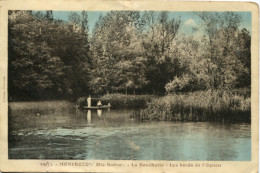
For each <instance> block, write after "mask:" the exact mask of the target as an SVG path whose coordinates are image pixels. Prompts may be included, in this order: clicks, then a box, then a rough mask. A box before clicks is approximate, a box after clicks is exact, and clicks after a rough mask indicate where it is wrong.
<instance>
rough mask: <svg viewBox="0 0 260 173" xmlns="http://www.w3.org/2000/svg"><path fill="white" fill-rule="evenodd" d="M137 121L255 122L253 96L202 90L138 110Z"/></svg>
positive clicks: (176, 96)
mask: <svg viewBox="0 0 260 173" xmlns="http://www.w3.org/2000/svg"><path fill="white" fill-rule="evenodd" d="M133 117H134V118H138V119H140V120H143V121H146V120H149V121H151V120H160V121H212V122H247V123H250V122H251V99H250V94H248V93H243V92H234V91H232V92H220V91H214V92H210V91H207V92H206V91H200V92H193V93H181V94H173V95H167V96H164V97H161V98H157V99H154V100H152V101H151V102H149V103H148V104H147V106H146V108H145V109H142V110H139V111H136V113H135V114H134V115H133Z"/></svg>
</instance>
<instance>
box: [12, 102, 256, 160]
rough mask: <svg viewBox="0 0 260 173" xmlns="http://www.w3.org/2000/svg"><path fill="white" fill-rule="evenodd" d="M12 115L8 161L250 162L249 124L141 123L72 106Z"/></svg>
mask: <svg viewBox="0 0 260 173" xmlns="http://www.w3.org/2000/svg"><path fill="white" fill-rule="evenodd" d="M10 109H11V108H10ZM9 112H12V114H9V118H10V121H9V127H12V128H9V131H10V135H9V141H10V142H9V159H80V160H82V159H87V160H89V159H100V160H103V159H113V160H118V159H123V160H124V159H127V160H129V159H133V160H223V161H225V160H230V161H244V160H251V126H250V125H249V124H229V125H226V124H222V123H208V122H203V123H194V122H193V123H187V122H186V123H181V122H138V121H136V120H131V119H130V114H131V113H132V110H125V109H123V110H114V109H112V110H108V109H104V110H85V111H78V110H75V109H73V108H70V106H64V107H63V108H60V109H54V110H40V112H41V115H40V116H36V115H35V112H39V110H26V111H25V110H19V109H16V110H10V111H9ZM21 120H22V121H21ZM90 124H91V125H90Z"/></svg>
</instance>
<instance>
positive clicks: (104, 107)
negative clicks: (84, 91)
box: [83, 105, 111, 109]
mask: <svg viewBox="0 0 260 173" xmlns="http://www.w3.org/2000/svg"><path fill="white" fill-rule="evenodd" d="M83 108H84V109H107V108H111V105H104V106H91V107H88V106H84V107H83Z"/></svg>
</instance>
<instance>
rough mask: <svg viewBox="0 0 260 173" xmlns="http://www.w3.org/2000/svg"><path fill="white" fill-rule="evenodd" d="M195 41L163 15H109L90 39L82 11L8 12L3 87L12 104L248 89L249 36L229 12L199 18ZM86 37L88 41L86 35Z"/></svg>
mask: <svg viewBox="0 0 260 173" xmlns="http://www.w3.org/2000/svg"><path fill="white" fill-rule="evenodd" d="M195 15H197V16H198V17H199V19H200V27H199V28H196V27H195V28H194V32H196V30H198V29H200V30H201V32H202V36H201V37H195V34H194V35H193V34H189V35H188V34H184V33H181V32H180V25H181V22H182V21H181V20H180V19H177V18H170V17H169V15H168V12H152V11H149V12H136V11H111V12H108V13H106V14H105V15H104V16H100V18H99V20H98V21H97V22H96V24H95V27H94V29H93V32H92V33H91V32H90V31H89V30H88V20H87V19H88V15H87V12H85V11H82V12H81V13H75V12H71V14H70V15H69V18H68V19H69V22H64V21H61V20H56V19H54V18H53V14H52V11H45V12H43V11H42V12H40V11H9V20H8V22H9V23H8V54H9V55H8V65H9V66H8V68H9V69H8V72H9V74H8V75H9V76H8V79H9V81H8V84H9V87H8V88H9V96H10V97H13V98H14V99H22V98H28V99H36V100H38V99H48V98H56V99H59V98H61V99H64V98H78V97H82V96H87V95H89V94H93V93H94V94H105V93H126V94H127V93H131V94H135V93H136V94H164V93H166V92H167V93H175V92H187V91H198V90H209V89H211V90H215V89H223V88H224V89H234V88H242V87H243V88H245V87H247V88H248V87H250V84H251V78H250V74H251V68H250V65H251V61H250V57H251V54H250V46H251V45H250V43H251V36H250V33H249V32H248V31H247V30H246V29H239V25H240V22H241V17H240V16H239V15H238V14H237V13H233V12H222V13H216V12H198V13H196V14H195ZM90 33H91V34H90Z"/></svg>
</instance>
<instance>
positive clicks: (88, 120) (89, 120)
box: [87, 110, 91, 124]
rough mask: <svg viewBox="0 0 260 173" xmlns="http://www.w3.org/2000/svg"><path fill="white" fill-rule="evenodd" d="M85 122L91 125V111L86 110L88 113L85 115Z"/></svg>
mask: <svg viewBox="0 0 260 173" xmlns="http://www.w3.org/2000/svg"><path fill="white" fill-rule="evenodd" d="M87 122H88V124H90V123H91V110H88V113H87Z"/></svg>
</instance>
